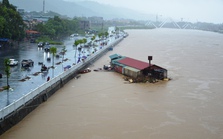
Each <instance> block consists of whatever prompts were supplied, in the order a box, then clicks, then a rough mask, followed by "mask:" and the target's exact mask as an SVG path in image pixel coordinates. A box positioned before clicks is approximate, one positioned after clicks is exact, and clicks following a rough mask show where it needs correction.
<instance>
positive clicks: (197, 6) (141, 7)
mask: <svg viewBox="0 0 223 139" xmlns="http://www.w3.org/2000/svg"><path fill="white" fill-rule="evenodd" d="M66 1H81V0H66ZM91 1H97V2H99V3H103V4H109V5H113V6H116V7H117V6H118V7H125V8H130V9H134V10H137V11H141V12H143V13H150V14H156V15H159V16H158V17H159V20H164V19H163V18H164V17H168V16H170V17H172V18H173V19H174V20H181V18H183V20H184V21H191V22H197V21H200V22H213V23H223V0H91Z"/></svg>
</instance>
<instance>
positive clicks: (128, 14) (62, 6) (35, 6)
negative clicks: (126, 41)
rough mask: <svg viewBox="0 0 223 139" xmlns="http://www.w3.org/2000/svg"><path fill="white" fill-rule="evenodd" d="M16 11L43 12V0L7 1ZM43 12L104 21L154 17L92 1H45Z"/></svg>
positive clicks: (150, 18)
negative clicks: (102, 19) (98, 18)
mask: <svg viewBox="0 0 223 139" xmlns="http://www.w3.org/2000/svg"><path fill="white" fill-rule="evenodd" d="M9 2H10V3H11V4H13V5H14V6H16V7H17V8H18V9H25V11H43V0H9ZM45 11H53V12H56V13H59V14H61V15H67V16H68V17H74V16H85V17H90V16H100V17H103V18H104V19H113V18H125V19H136V20H154V19H155V15H148V14H142V13H140V12H137V11H134V10H131V9H127V8H122V7H121V6H120V7H114V6H111V5H105V4H100V3H98V2H93V1H81V2H68V1H63V0H45Z"/></svg>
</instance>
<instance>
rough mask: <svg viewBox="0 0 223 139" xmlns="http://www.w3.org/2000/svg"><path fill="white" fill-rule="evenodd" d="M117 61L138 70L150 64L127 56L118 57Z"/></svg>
mask: <svg viewBox="0 0 223 139" xmlns="http://www.w3.org/2000/svg"><path fill="white" fill-rule="evenodd" d="M118 62H119V63H121V64H124V65H127V66H129V67H133V68H136V69H139V70H143V69H145V68H148V67H149V66H150V65H149V63H146V62H143V61H139V60H136V59H133V58H129V57H125V58H124V59H120V60H119V61H118Z"/></svg>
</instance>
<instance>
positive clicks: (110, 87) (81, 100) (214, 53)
mask: <svg viewBox="0 0 223 139" xmlns="http://www.w3.org/2000/svg"><path fill="white" fill-rule="evenodd" d="M127 32H128V33H129V36H128V37H127V38H126V39H124V40H123V41H122V42H120V43H119V44H118V45H117V46H116V47H115V48H114V49H113V51H109V52H108V53H106V54H105V55H103V56H102V57H101V58H100V59H98V60H97V61H96V62H94V63H93V64H92V65H91V66H90V68H91V69H96V68H100V67H102V66H103V65H104V64H107V63H108V62H109V61H110V59H109V55H111V54H114V53H119V54H121V55H125V56H129V57H133V58H136V59H139V60H142V61H147V56H148V55H152V56H153V60H152V61H151V62H152V63H155V64H158V65H160V66H162V67H165V68H167V69H168V75H169V77H171V78H172V80H171V81H170V82H158V83H156V84H150V83H148V84H145V83H142V84H129V83H126V82H125V81H124V80H123V78H122V75H121V74H118V73H115V72H90V73H87V74H84V75H82V76H81V77H80V78H78V79H72V80H71V81H70V82H68V83H67V84H66V85H64V87H63V88H61V89H60V90H58V91H57V93H56V94H54V95H53V96H52V97H50V98H49V99H48V100H47V101H46V102H45V103H43V104H41V105H40V106H39V107H38V108H37V109H35V110H34V111H33V112H32V113H30V114H29V115H28V116H27V117H25V118H24V119H23V120H22V121H21V122H20V123H19V124H17V125H16V126H14V127H13V128H11V129H10V130H8V131H7V132H6V133H4V134H3V135H2V136H1V139H13V138H17V139H24V138H32V139H39V138H41V139H48V138H67V139H73V138H75V139H81V138H84V139H86V138H87V139H88V138H103V139H104V138H105V139H106V138H108V139H136V138H140V139H148V138H150V139H162V138H171V139H179V138H180V139H188V138H216V139H217V138H222V137H223V133H222V132H221V131H222V130H223V126H222V124H221V123H222V117H223V112H222V106H223V102H222V99H223V95H222V84H221V83H222V82H223V75H222V74H221V69H222V68H223V67H222V64H221V63H223V57H222V56H223V40H222V34H218V33H212V32H203V31H196V30H174V29H154V30H128V31H127ZM216 65H218V66H217V68H216Z"/></svg>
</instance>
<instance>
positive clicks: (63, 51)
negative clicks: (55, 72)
mask: <svg viewBox="0 0 223 139" xmlns="http://www.w3.org/2000/svg"><path fill="white" fill-rule="evenodd" d="M66 51H67V50H66V46H65V45H64V46H63V49H62V51H61V52H62V55H63V58H62V62H63V60H64V55H65V53H66Z"/></svg>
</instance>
